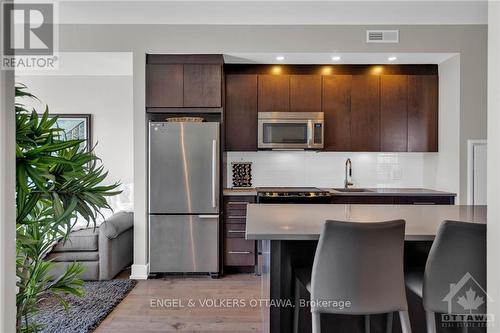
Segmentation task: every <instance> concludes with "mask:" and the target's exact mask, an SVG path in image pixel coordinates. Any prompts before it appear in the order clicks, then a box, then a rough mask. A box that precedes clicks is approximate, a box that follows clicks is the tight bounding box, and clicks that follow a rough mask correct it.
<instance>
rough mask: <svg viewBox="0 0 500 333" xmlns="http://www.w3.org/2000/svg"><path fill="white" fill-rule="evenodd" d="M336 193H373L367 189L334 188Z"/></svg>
mask: <svg viewBox="0 0 500 333" xmlns="http://www.w3.org/2000/svg"><path fill="white" fill-rule="evenodd" d="M334 190H335V191H338V192H373V190H369V189H367V188H334Z"/></svg>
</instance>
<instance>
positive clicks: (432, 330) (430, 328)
mask: <svg viewBox="0 0 500 333" xmlns="http://www.w3.org/2000/svg"><path fill="white" fill-rule="evenodd" d="M425 321H426V323H427V333H436V317H435V316H434V312H430V311H426V312H425Z"/></svg>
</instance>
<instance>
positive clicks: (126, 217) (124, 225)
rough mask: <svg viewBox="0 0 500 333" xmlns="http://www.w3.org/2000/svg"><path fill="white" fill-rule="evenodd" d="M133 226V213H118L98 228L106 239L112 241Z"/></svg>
mask: <svg viewBox="0 0 500 333" xmlns="http://www.w3.org/2000/svg"><path fill="white" fill-rule="evenodd" d="M133 226H134V213H132V212H118V213H116V214H114V215H113V216H111V217H110V218H109V219H107V220H106V221H104V223H103V224H101V226H100V227H99V228H100V229H101V232H102V233H103V234H104V235H105V236H106V237H107V238H108V239H114V238H116V237H118V236H119V235H120V234H122V233H123V232H125V231H127V230H129V229H130V228H132V227H133Z"/></svg>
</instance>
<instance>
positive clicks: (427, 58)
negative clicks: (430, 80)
mask: <svg viewBox="0 0 500 333" xmlns="http://www.w3.org/2000/svg"><path fill="white" fill-rule="evenodd" d="M455 55H457V53H397V52H394V53H369V52H366V53H229V54H224V61H225V62H226V63H233V64H329V65H335V64H440V63H442V62H443V61H445V60H448V59H450V58H451V57H453V56H455ZM277 56H282V57H284V59H283V60H281V61H278V60H277V59H276V57H277ZM334 56H339V57H341V59H340V60H338V61H333V60H332V57H334ZM389 57H396V58H397V60H395V61H389V60H388V58H389Z"/></svg>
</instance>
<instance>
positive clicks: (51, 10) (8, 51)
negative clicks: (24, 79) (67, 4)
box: [0, 1, 58, 71]
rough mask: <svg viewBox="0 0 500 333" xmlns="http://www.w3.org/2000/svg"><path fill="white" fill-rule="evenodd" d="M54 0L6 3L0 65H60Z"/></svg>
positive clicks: (31, 67)
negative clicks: (48, 0)
mask: <svg viewBox="0 0 500 333" xmlns="http://www.w3.org/2000/svg"><path fill="white" fill-rule="evenodd" d="M56 7H57V4H56V3H55V2H47V1H44V2H36V1H30V2H23V1H16V2H3V3H2V6H1V8H0V9H1V13H0V14H1V19H0V22H2V24H1V33H2V43H1V44H2V45H1V46H0V48H1V54H0V61H1V63H0V67H1V68H2V69H13V70H16V71H26V70H28V71H33V70H53V69H57V68H58V61H57V60H58V56H57V52H56V51H57V44H58V33H57V32H58V31H57V27H58V25H57V22H56V18H57V15H56V9H57V8H56Z"/></svg>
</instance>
